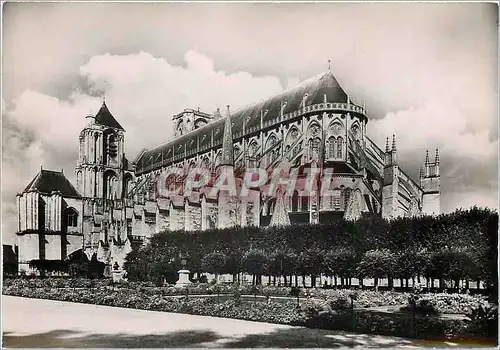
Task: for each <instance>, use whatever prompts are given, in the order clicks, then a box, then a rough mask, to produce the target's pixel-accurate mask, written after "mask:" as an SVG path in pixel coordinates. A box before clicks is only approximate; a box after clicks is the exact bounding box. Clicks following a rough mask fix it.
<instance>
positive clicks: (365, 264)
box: [358, 249, 396, 291]
mask: <svg viewBox="0 0 500 350" xmlns="http://www.w3.org/2000/svg"><path fill="white" fill-rule="evenodd" d="M395 267H396V256H395V254H394V253H393V252H392V251H390V250H389V249H375V250H369V251H367V252H366V253H365V254H364V256H363V258H362V259H361V261H360V262H359V264H358V272H359V274H360V275H361V276H366V277H372V278H374V279H375V290H376V291H378V280H379V278H383V277H388V276H393V275H394V271H395Z"/></svg>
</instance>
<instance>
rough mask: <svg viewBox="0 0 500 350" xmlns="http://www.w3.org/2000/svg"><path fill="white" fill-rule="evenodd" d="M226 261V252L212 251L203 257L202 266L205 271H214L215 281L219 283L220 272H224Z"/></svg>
mask: <svg viewBox="0 0 500 350" xmlns="http://www.w3.org/2000/svg"><path fill="white" fill-rule="evenodd" d="M226 263H227V256H226V255H225V254H224V253H221V252H211V253H208V254H206V255H205V256H204V257H203V259H201V268H202V269H203V271H206V272H209V273H213V274H214V275H215V283H219V274H221V273H223V272H224V268H225V267H226Z"/></svg>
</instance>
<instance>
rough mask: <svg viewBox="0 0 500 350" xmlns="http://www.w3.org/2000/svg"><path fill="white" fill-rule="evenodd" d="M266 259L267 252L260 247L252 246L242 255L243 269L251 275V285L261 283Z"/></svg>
mask: <svg viewBox="0 0 500 350" xmlns="http://www.w3.org/2000/svg"><path fill="white" fill-rule="evenodd" d="M267 261H268V259H267V254H266V253H265V252H264V251H263V250H262V249H257V248H252V249H250V250H249V251H247V252H246V253H245V254H244V255H243V270H244V271H246V272H248V273H249V274H251V275H253V277H252V285H255V284H262V274H263V272H264V271H265V270H266V263H267Z"/></svg>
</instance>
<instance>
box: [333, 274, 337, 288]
mask: <svg viewBox="0 0 500 350" xmlns="http://www.w3.org/2000/svg"><path fill="white" fill-rule="evenodd" d="M333 280H334V284H333V285H334V286H335V287H337V276H333Z"/></svg>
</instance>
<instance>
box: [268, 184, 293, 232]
mask: <svg viewBox="0 0 500 350" xmlns="http://www.w3.org/2000/svg"><path fill="white" fill-rule="evenodd" d="M284 195H285V193H284V192H283V191H278V193H277V194H276V203H275V204H274V211H273V216H271V222H270V223H269V226H288V225H290V217H289V216H288V213H287V211H286V209H285V201H284V199H283V197H284Z"/></svg>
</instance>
